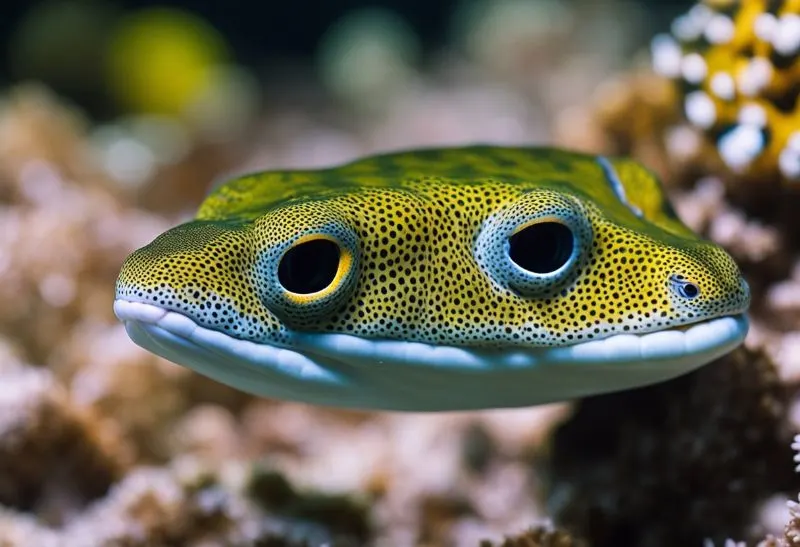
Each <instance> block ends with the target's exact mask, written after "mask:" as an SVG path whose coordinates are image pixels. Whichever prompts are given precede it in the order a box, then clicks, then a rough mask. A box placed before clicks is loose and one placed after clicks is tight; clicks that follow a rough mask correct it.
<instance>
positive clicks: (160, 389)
mask: <svg viewBox="0 0 800 547" xmlns="http://www.w3.org/2000/svg"><path fill="white" fill-rule="evenodd" d="M612 4H613V3H609V6H611V5H612ZM742 6H744V7H742ZM618 9H619V8H618ZM609 10H610V8H609ZM798 11H800V6H799V5H798V3H796V2H789V1H787V2H770V3H767V2H759V1H752V2H742V3H738V2H720V1H714V2H711V1H709V2H707V3H701V4H698V5H697V6H695V8H693V10H692V11H690V12H688V13H687V14H685V15H684V16H682V18H679V19H678V20H676V22H675V24H674V25H673V28H672V31H671V33H669V34H663V35H659V36H658V37H656V39H655V40H654V41H653V43H652V55H650V54H648V55H645V56H644V57H646V59H647V62H645V63H643V64H642V66H636V67H633V68H630V67H629V68H626V69H624V70H622V71H620V72H618V73H617V74H618V75H617V76H614V77H612V78H611V79H610V80H607V81H606V82H605V83H604V84H603V85H602V86H600V87H599V88H598V89H597V91H595V92H594V93H593V94H591V90H592V89H594V87H595V86H596V83H597V80H598V79H599V78H600V77H601V74H602V72H608V71H607V69H606V68H603V67H606V66H607V65H601V69H602V71H601V73H598V71H597V70H595V71H594V72H593V71H592V70H588V71H587V70H586V67H587V61H586V59H585V58H584V57H580V56H575V55H573V57H570V56H569V55H568V54H565V53H562V55H563V57H558V55H556V54H554V53H553V54H551V53H552V52H551V53H548V54H547V55H544V54H543V55H541V56H536V55H533V56H532V55H530V54H529V53H530V51H544V50H546V48H547V46H548V44H550V43H564V40H566V39H567V38H569V39H571V37H572V36H573V34H574V28H573V27H570V24H569V22H563V21H562V26H560V27H552V28H551V29H550V30H549V31H548V32H550V33H551V34H546V35H543V34H542V32H543V31H542V30H541V28H538V29H536V30H535V32H531V33H529V34H526V33H525V32H526V31H525V29H516V30H515V31H514V32H518V33H519V36H516V37H515V40H516V41H514V42H513V46H511V47H513V48H514V51H515V52H517V53H519V52H520V51H527V52H528V54H522V53H519V54H518V55H504V54H503V53H502V52H503V51H507V50H504V49H503V48H504V47H505V48H508V47H510V46H508V45H504V42H503V39H504V38H507V36H496V35H492V34H486V35H482V34H480V33H481V32H483V31H482V30H481V29H477V30H476V31H475V32H477V33H478V34H479V35H481V36H482V39H481V40H480V41H479V45H478V46H474V47H477V48H478V51H473V52H472V55H473V57H474V59H473V61H474V63H475V65H477V66H480V67H481V68H479V69H475V67H474V66H473V67H471V68H470V69H467V68H465V67H460V68H458V69H454V68H453V67H452V66H449V65H448V67H447V68H441V67H440V68H437V69H434V70H439V71H440V73H437V78H429V79H426V78H425V77H424V75H422V74H417V75H415V76H414V78H417V79H418V80H419V83H418V84H417V85H414V86H411V87H410V88H408V89H404V90H402V91H398V92H397V93H396V94H394V95H392V96H391V97H390V98H387V99H386V101H387V102H386V103H385V104H380V105H370V107H369V108H370V111H369V112H363V111H361V110H359V108H360V107H362V106H363V104H362V101H361V100H360V98H358V97H357V98H356V99H353V100H352V103H349V104H347V98H346V97H345V98H343V99H340V100H341V101H343V102H344V103H345V104H346V106H345V107H344V108H345V110H346V112H347V115H345V116H341V115H340V117H339V118H337V116H336V115H335V113H334V112H335V111H337V108H339V109H341V108H342V107H341V104H339V105H338V107H337V108H334V107H333V106H331V104H329V103H325V102H324V101H320V100H319V98H318V97H316V96H315V95H313V94H311V96H309V95H308V94H303V93H296V92H295V90H294V89H293V88H291V89H288V90H284V92H285V93H284V94H285V97H284V98H280V97H277V96H276V97H275V98H273V99H272V102H271V104H270V105H269V107H268V108H265V109H264V112H263V113H261V114H259V115H258V116H256V117H254V121H253V124H252V127H249V128H247V130H246V131H244V130H242V134H240V135H237V136H234V137H230V138H228V139H202V138H192V139H191V140H190V143H189V144H187V145H186V146H184V150H183V151H182V152H181V153H180V154H175V155H174V156H173V157H171V159H169V161H166V160H164V161H161V160H159V162H155V163H154V162H153V161H152V158H151V157H150V156H148V154H147V153H145V152H147V151H148V150H149V149H146V148H145V147H143V146H142V145H141V142H140V141H138V140H137V139H138V138H140V137H141V133H135V132H132V130H131V129H130V126H120V127H117V128H116V129H115V130H114V131H116V133H115V135H116V137H114V138H113V139H111V140H113V142H111V143H110V140H109V139H110V137H109V134H110V133H114V131H111V132H109V130H108V128H98V127H96V126H95V125H94V124H92V123H90V122H88V121H87V120H86V118H85V117H84V116H83V114H82V113H81V112H80V111H78V110H76V109H74V108H72V107H70V106H68V105H67V104H66V103H65V102H64V101H63V100H61V99H59V98H57V97H55V96H54V95H53V94H51V93H50V92H48V91H45V90H44V89H42V88H40V87H37V86H20V87H16V88H13V89H11V90H8V91H7V92H5V93H4V95H3V99H2V102H0V301H2V302H3V305H2V307H0V546H2V547H17V546H37V547H49V546H59V547H60V546H65V547H72V546H75V547H93V546H151V545H164V546H173V545H174V546H178V545H180V546H184V545H186V546H209V545H232V546H249V545H256V546H315V545H336V546H351V545H353V546H357V545H359V546H360V545H377V546H388V547H403V546H406V545H426V546H433V545H436V546H438V545H442V546H450V545H452V546H467V545H475V546H478V545H480V546H481V547H491V546H503V547H535V546H553V547H578V546H581V547H584V546H598V547H605V546H609V547H610V546H615V547H616V546H627V545H637V546H643V547H655V546H675V545H681V546H683V545H716V546H726V547H727V546H738V545H748V546H756V545H758V546H761V547H767V546H771V547H781V546H787V547H788V546H789V545H796V544H798V542H800V505H798V504H797V503H796V502H795V501H794V500H797V499H798V492H800V473H798V472H796V470H795V465H796V462H797V461H800V460H798V458H800V456H798V457H796V456H795V454H796V453H797V452H798V451H800V440H797V441H795V443H794V444H793V439H794V438H795V436H796V435H798V434H799V433H800V392H798V387H800V238H798V234H800V219H799V218H798V215H797V212H796V211H797V210H798V205H800V181H799V180H798V177H797V171H796V165H797V161H798V160H797V158H798V152H797V150H796V143H795V141H796V140H797V137H796V135H797V131H798V128H799V127H800V122H799V121H798V104H797V89H798V88H800V61H798V47H799V46H798V44H800V30H798V22H797V21H798V19H800V15H798ZM614 13H622V11H619V12H614ZM584 16H585V18H584V19H581V20H580V21H587V20H592V21H594V22H595V24H596V25H598V28H599V29H600V30H598V29H595V30H596V31H597V32H600V31H601V30H602V29H604V28H608V27H607V26H606V27H604V26H603V25H611V24H616V23H617V21H616V19H615V17H616V15H608V13H606V12H603V13H602V14H598V13H597V12H590V13H588V14H584ZM603 17H605V19H604V18H603ZM628 23H630V21H628ZM630 26H634V25H632V24H631V25H630ZM553 29H556V30H553ZM487 32H488V31H487ZM552 33H555V34H558V33H561V34H562V35H561V36H560V39H561V40H562V41H561V42H558V38H559V36H553V35H552ZM526 37H527V38H526ZM526 39H527V40H528V41H525V40H526ZM792 47H793V48H794V49H792ZM598 55H604V56H606V57H608V56H611V57H613V56H614V55H615V53H614V52H609V51H601V52H599V53H598ZM616 55H618V57H617V60H618V61H619V63H618V64H622V54H621V53H619V52H617V53H616ZM576 59H582V61H579V60H576ZM481 63H483V64H481ZM765 63H769V67H767V64H765ZM588 64H591V65H592V66H595V65H596V63H591V62H590V63H588ZM612 64H613V63H612ZM598 70H599V69H598ZM534 72H536V73H537V74H539V76H538V80H537V81H538V82H539V83H540V85H537V86H532V84H531V83H530V82H528V81H519V75H520V74H523V73H534ZM499 81H502V82H503V84H502V85H500V84H498V83H497V82H499ZM541 81H547V82H552V84H550V85H551V87H550V88H547V90H544V86H543V85H541ZM575 82H583V85H582V86H581V85H576V84H575ZM532 88H536V89H537V91H536V93H533V92H532V91H531V89H532ZM575 88H582V89H584V90H585V93H584V94H583V95H581V94H580V93H577V95H576V96H571V95H570V94H569V93H564V92H563V90H565V89H568V90H574V89H575ZM792 90H794V91H792ZM287 91H288V92H287ZM792 98H793V99H794V101H792V100H791V99H792ZM310 105H313V108H312V107H311V106H310ZM321 105H325V106H321ZM376 109H377V110H378V111H379V115H378V114H376ZM476 140H481V141H492V142H502V143H525V142H528V143H529V142H542V141H545V140H548V141H551V142H553V141H554V142H556V143H557V144H561V145H564V146H569V147H572V148H582V149H585V150H591V151H602V152H607V153H624V154H630V155H633V156H635V157H637V158H638V159H640V160H641V161H643V162H645V163H647V164H648V165H650V166H652V168H653V169H655V170H656V171H658V172H659V173H660V174H661V176H662V177H663V179H664V182H665V183H666V185H667V187H668V189H669V191H670V193H671V195H672V198H673V203H674V205H675V207H676V210H677V211H678V213H679V214H680V216H681V217H682V218H683V219H684V220H685V221H686V222H687V223H688V224H689V225H690V226H691V227H692V228H693V229H695V230H697V231H698V232H700V233H702V234H704V235H705V236H706V237H708V238H710V239H712V240H714V241H716V242H718V243H719V244H721V245H723V246H724V247H725V248H726V249H728V250H729V251H730V252H731V253H732V255H733V256H734V257H735V258H736V260H737V262H738V263H739V264H740V266H741V267H742V269H743V271H744V272H745V274H746V276H747V278H748V280H749V282H750V285H751V288H752V291H753V308H752V329H751V332H750V334H749V335H748V338H747V341H746V343H745V345H744V347H742V348H740V349H738V350H737V351H735V352H734V353H732V354H731V355H729V356H727V357H725V358H723V359H720V360H719V361H717V362H714V363H712V364H710V365H708V366H706V367H704V368H702V369H701V370H699V371H697V372H696V373H693V374H690V375H687V376H685V377H682V378H678V379H677V380H674V381H672V382H668V383H664V384H660V385H656V386H652V387H649V388H646V389H642V390H635V391H630V392H625V393H620V394H613V395H605V396H602V397H595V398H589V399H586V400H583V401H580V402H576V403H565V404H558V405H549V406H543V407H536V408H530V409H521V410H514V411H491V412H482V413H453V414H432V415H413V414H389V413H384V414H382V413H362V412H350V411H342V410H335V409H322V408H314V407H310V406H305V405H300V404H292V403H284V402H278V401H268V400H262V399H257V398H254V397H250V396H248V395H245V394H243V393H239V392H236V391H234V390H232V389H229V388H226V387H225V386H222V385H220V384H217V383H214V382H212V381H210V380H208V379H205V378H203V377H201V376H199V375H197V374H194V373H193V372H191V371H189V370H187V369H184V368H182V367H179V366H177V365H173V364H171V363H168V362H166V361H164V360H161V359H159V358H157V357H155V356H153V355H151V354H149V353H147V352H145V351H143V350H141V349H139V348H137V347H136V346H134V345H133V343H132V342H130V340H129V339H128V338H127V336H126V334H125V332H124V328H123V327H122V326H121V325H119V324H118V323H117V322H116V321H115V318H114V317H113V312H112V300H113V286H114V280H115V278H116V275H117V273H118V270H119V266H120V264H121V263H122V261H123V259H124V258H125V256H126V255H127V254H128V253H129V252H130V251H131V250H132V249H134V248H136V247H139V246H141V245H142V244H144V243H146V242H147V241H149V240H150V239H152V238H153V237H154V236H155V235H157V234H158V233H160V232H162V231H164V230H165V229H167V228H168V227H170V226H172V225H174V224H176V223H178V222H180V221H182V220H184V219H186V218H187V216H188V215H190V214H191V213H192V212H193V210H194V209H195V208H196V206H197V204H198V203H199V201H200V200H201V199H202V197H203V195H204V193H205V192H206V191H207V189H208V186H209V181H211V180H213V179H214V178H215V177H218V176H220V175H223V174H226V173H232V172H241V171H246V170H250V169H253V168H279V167H296V166H300V165H303V166H320V165H326V164H330V163H335V162H340V161H345V160H349V159H352V158H354V157H356V156H359V155H362V154H367V153H371V152H374V151H377V150H383V149H390V148H398V147H408V146H415V145H441V144H459V143H465V142H472V141H476ZM120 151H122V152H126V153H125V154H121V152H120ZM120 154H121V155H120ZM120 157H122V158H123V159H124V161H123V162H122V164H120V163H119V161H118V160H119V158H120ZM131 158H132V159H131ZM126 162H127V163H126ZM148 162H149V163H148ZM144 164H147V165H149V167H148V169H146V170H144V171H142V170H141V169H139V167H141V166H142V165H144ZM110 166H111V167H114V168H113V169H111V168H110ZM120 173H123V174H124V175H125V176H121V175H120ZM129 175H130V176H129ZM133 175H135V176H133ZM798 439H800V438H798Z"/></svg>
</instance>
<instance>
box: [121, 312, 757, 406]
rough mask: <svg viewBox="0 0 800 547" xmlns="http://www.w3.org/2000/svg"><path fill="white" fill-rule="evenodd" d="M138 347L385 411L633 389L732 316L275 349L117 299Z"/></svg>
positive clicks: (274, 392)
mask: <svg viewBox="0 0 800 547" xmlns="http://www.w3.org/2000/svg"><path fill="white" fill-rule="evenodd" d="M114 312H115V313H116V315H117V317H118V318H119V319H120V321H122V322H123V323H124V325H125V328H126V330H127V332H128V335H129V336H130V337H131V339H132V340H133V341H134V342H135V343H136V344H138V345H140V346H142V347H144V348H145V349H147V350H149V351H151V352H153V353H156V354H157V355H160V356H162V357H164V358H166V359H168V360H170V361H172V362H174V363H177V364H180V365H183V366H186V367H189V368H191V369H193V370H195V371H197V372H199V373H200V374H203V375H205V376H208V377H210V378H212V379H214V380H217V381H219V382H222V383H224V384H227V385H230V386H232V387H234V388H237V389H239V390H242V391H245V392H248V393H252V394H254V395H259V396H263V397H268V398H276V399H285V400H294V401H300V402H306V403H310V404H316V405H324V406H336V407H347V408H360V409H372V410H395V411H446V410H476V409H487V408H511V407H522V406H533V405H538V404H545V403H552V402H558V401H564V400H571V399H575V398H579V397H585V396H589V395H596V394H600V393H608V392H613V391H619V390H623V389H631V388H635V387H641V386H645V385H648V384H653V383H657V382H660V381H664V380H668V379H670V378H674V377H677V376H680V375H682V374H685V373H688V372H690V371H692V370H694V369H696V368H698V367H700V366H702V365H704V364H707V363H709V362H710V361H713V360H714V359H717V358H719V357H721V356H722V355H725V354H726V353H728V352H730V351H731V350H733V349H734V348H735V347H736V346H738V345H739V344H741V343H742V341H743V340H744V338H745V335H746V334H747V330H748V320H747V317H746V316H745V315H744V314H739V315H730V316H725V317H719V318H715V319H710V320H707V321H702V322H697V323H692V324H687V325H680V326H676V327H673V328H670V329H666V330H663V331H659V332H652V333H646V334H618V335H613V336H610V337H607V338H604V339H601V340H592V341H589V342H583V343H578V344H574V345H570V346H562V347H536V348H520V347H515V348H509V349H502V350H501V349H478V348H468V347H455V346H436V345H433V344H425V343H421V342H407V341H401V340H371V339H366V338H361V337H358V336H353V335H347V334H328V333H325V334H319V333H302V332H293V333H290V335H289V342H288V345H287V346H285V347H280V346H272V345H267V344H259V343H255V342H251V341H247V340H240V339H237V338H234V337H232V336H228V335H226V334H224V333H222V332H218V331H213V330H211V329H207V328H205V327H202V326H200V325H198V324H197V323H196V322H194V321H193V320H192V319H191V318H189V317H187V316H185V315H182V314H180V313H177V312H173V311H168V310H165V309H163V308H159V307H158V306H154V305H152V304H145V303H141V302H131V301H127V300H122V299H117V300H116V301H115V303H114Z"/></svg>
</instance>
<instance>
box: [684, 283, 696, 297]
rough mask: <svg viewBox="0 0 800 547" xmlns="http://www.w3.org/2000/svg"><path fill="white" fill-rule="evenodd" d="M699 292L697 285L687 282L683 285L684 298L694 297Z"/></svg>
mask: <svg viewBox="0 0 800 547" xmlns="http://www.w3.org/2000/svg"><path fill="white" fill-rule="evenodd" d="M699 293H700V290H699V289H698V288H697V285H692V284H691V283H687V284H686V285H684V286H683V294H684V295H686V298H694V297H695V296H697V295H698V294H699Z"/></svg>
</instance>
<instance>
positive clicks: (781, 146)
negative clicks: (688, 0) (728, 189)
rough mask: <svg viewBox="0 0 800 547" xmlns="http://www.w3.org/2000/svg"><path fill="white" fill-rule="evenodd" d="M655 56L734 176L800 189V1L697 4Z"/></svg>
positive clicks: (655, 47)
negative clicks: (766, 178)
mask: <svg viewBox="0 0 800 547" xmlns="http://www.w3.org/2000/svg"><path fill="white" fill-rule="evenodd" d="M652 52H653V67H654V69H655V70H656V71H657V72H658V73H660V74H662V75H664V76H667V77H669V78H671V79H673V80H674V81H675V82H676V84H677V86H678V88H679V89H680V91H681V97H682V100H683V109H684V114H685V115H686V118H687V120H688V121H689V123H690V124H692V125H693V126H694V127H695V128H697V129H698V130H700V131H702V132H703V134H704V135H705V137H706V138H707V141H708V142H709V143H710V144H711V145H713V147H714V148H715V149H716V152H717V153H718V155H719V157H720V159H721V160H722V161H723V162H724V164H725V165H726V166H727V167H728V169H730V171H732V172H733V173H735V174H741V175H755V176H761V175H764V176H772V175H778V176H779V177H781V178H782V179H783V180H786V181H790V182H794V183H800V102H799V101H798V91H800V0H740V1H736V0H705V1H703V2H699V3H697V4H696V5H695V6H693V7H692V8H691V9H690V10H689V11H688V12H687V13H686V14H684V15H681V16H680V17H678V18H677V19H675V21H674V22H673V24H672V29H671V33H670V34H662V35H658V36H656V37H655V38H654V40H653V43H652Z"/></svg>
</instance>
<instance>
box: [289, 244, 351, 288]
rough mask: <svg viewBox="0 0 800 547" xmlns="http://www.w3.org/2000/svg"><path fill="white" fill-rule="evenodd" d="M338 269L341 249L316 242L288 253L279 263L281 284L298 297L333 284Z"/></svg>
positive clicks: (300, 246) (290, 250) (292, 249)
mask: <svg viewBox="0 0 800 547" xmlns="http://www.w3.org/2000/svg"><path fill="white" fill-rule="evenodd" d="M338 269H339V246H338V245H337V244H336V243H334V242H333V241H329V240H327V239H315V240H312V241H307V242H305V243H301V244H300V245H296V246H294V247H292V248H291V249H289V250H288V251H286V253H285V254H284V255H283V258H281V262H280V264H278V281H279V282H280V284H281V285H283V288H284V289H286V290H287V291H290V292H293V293H296V294H311V293H315V292H319V291H321V290H322V289H324V288H325V287H327V286H328V285H330V284H331V283H332V282H333V280H334V279H335V278H336V271H337V270H338Z"/></svg>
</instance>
